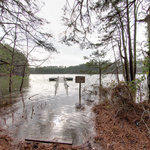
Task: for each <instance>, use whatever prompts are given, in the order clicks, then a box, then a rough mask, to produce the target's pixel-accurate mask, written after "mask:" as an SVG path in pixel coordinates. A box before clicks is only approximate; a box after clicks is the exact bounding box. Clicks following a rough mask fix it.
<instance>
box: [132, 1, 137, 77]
mask: <svg viewBox="0 0 150 150" xmlns="http://www.w3.org/2000/svg"><path fill="white" fill-rule="evenodd" d="M136 9H137V7H136V1H135V2H134V72H133V80H135V76H136V65H137V64H136V39H137V10H136Z"/></svg>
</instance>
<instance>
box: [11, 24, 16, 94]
mask: <svg viewBox="0 0 150 150" xmlns="http://www.w3.org/2000/svg"><path fill="white" fill-rule="evenodd" d="M16 31H17V25H15V37H14V46H13V50H12V55H11V63H10V72H9V93H12V76H13V69H14V55H15V48H16V40H17V32H16Z"/></svg>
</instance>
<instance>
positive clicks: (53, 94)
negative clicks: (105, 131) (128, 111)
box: [0, 75, 115, 145]
mask: <svg viewBox="0 0 150 150" xmlns="http://www.w3.org/2000/svg"><path fill="white" fill-rule="evenodd" d="M58 76H59V82H58V81H51V82H50V81H49V78H50V77H56V78H57V77H58ZM84 76H85V81H86V83H83V84H82V103H83V104H84V106H85V109H84V110H78V109H76V107H75V105H76V104H77V103H78V92H79V91H78V87H79V85H78V83H75V75H30V76H29V85H28V86H27V87H26V88H25V91H24V93H22V94H19V95H17V97H15V100H16V99H18V101H17V102H16V103H14V104H13V105H11V106H9V107H3V108H1V109H0V125H1V126H3V128H6V129H7V130H8V131H10V133H11V134H12V136H14V137H15V138H18V139H22V140H24V139H33V140H46V141H58V142H62V141H73V144H74V145H80V144H83V143H84V142H85V141H87V140H88V139H89V138H90V137H92V136H93V135H94V123H93V121H92V118H93V114H92V111H91V107H92V104H90V105H89V103H87V102H86V100H87V99H92V98H93V99H94V100H98V96H97V95H88V94H86V92H87V90H92V86H91V85H92V84H98V75H93V76H90V75H84ZM63 77H73V81H67V82H65V81H64V79H63ZM113 80H115V76H112V75H107V77H105V78H104V80H103V84H105V85H106V84H107V83H110V82H112V81H113ZM88 96H89V97H88Z"/></svg>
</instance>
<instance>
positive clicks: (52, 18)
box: [40, 0, 145, 66]
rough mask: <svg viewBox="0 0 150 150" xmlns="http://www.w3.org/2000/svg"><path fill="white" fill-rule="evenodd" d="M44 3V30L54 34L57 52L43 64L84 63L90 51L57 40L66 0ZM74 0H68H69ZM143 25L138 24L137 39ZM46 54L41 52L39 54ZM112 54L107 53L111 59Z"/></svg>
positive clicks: (60, 31) (141, 32)
mask: <svg viewBox="0 0 150 150" xmlns="http://www.w3.org/2000/svg"><path fill="white" fill-rule="evenodd" d="M42 1H43V2H44V3H45V6H43V8H42V10H41V12H40V16H41V17H43V18H45V19H47V20H48V21H49V22H50V24H49V25H47V26H45V30H46V31H48V32H50V33H52V34H53V35H54V38H55V39H54V45H55V46H56V48H57V50H58V51H59V53H58V54H52V55H51V56H50V59H49V60H48V61H46V62H45V63H44V64H43V65H44V66H48V65H52V66H71V65H78V64H81V63H84V62H85V60H84V58H83V56H88V55H89V54H90V53H91V51H90V50H81V49H80V48H79V46H78V45H75V46H66V45H65V44H61V43H60V42H59V40H60V39H59V37H61V35H62V34H63V31H64V29H65V27H64V26H63V22H62V21H61V17H62V15H63V11H62V8H63V6H64V4H65V2H66V0H49V1H48V0H42ZM71 1H74V0H69V2H71ZM144 28H145V25H142V26H140V28H138V39H139V40H140V41H141V40H143V38H145V30H144ZM42 55H43V56H44V55H46V54H41V56H42ZM112 55H113V54H112V53H110V54H109V58H110V59H112V58H113V56H112Z"/></svg>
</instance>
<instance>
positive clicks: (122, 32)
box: [113, 5, 129, 82]
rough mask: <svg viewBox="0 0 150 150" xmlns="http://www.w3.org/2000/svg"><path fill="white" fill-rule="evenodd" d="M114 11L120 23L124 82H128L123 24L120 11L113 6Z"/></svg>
mask: <svg viewBox="0 0 150 150" xmlns="http://www.w3.org/2000/svg"><path fill="white" fill-rule="evenodd" d="M113 6H114V8H115V10H116V11H117V13H118V19H119V22H120V28H121V30H120V32H121V38H122V45H123V51H124V57H123V59H124V68H125V79H126V81H127V82H128V81H129V66H128V57H127V48H126V44H125V37H124V35H125V30H124V24H123V22H122V17H121V15H120V11H119V10H118V8H117V7H116V6H115V5H113Z"/></svg>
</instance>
